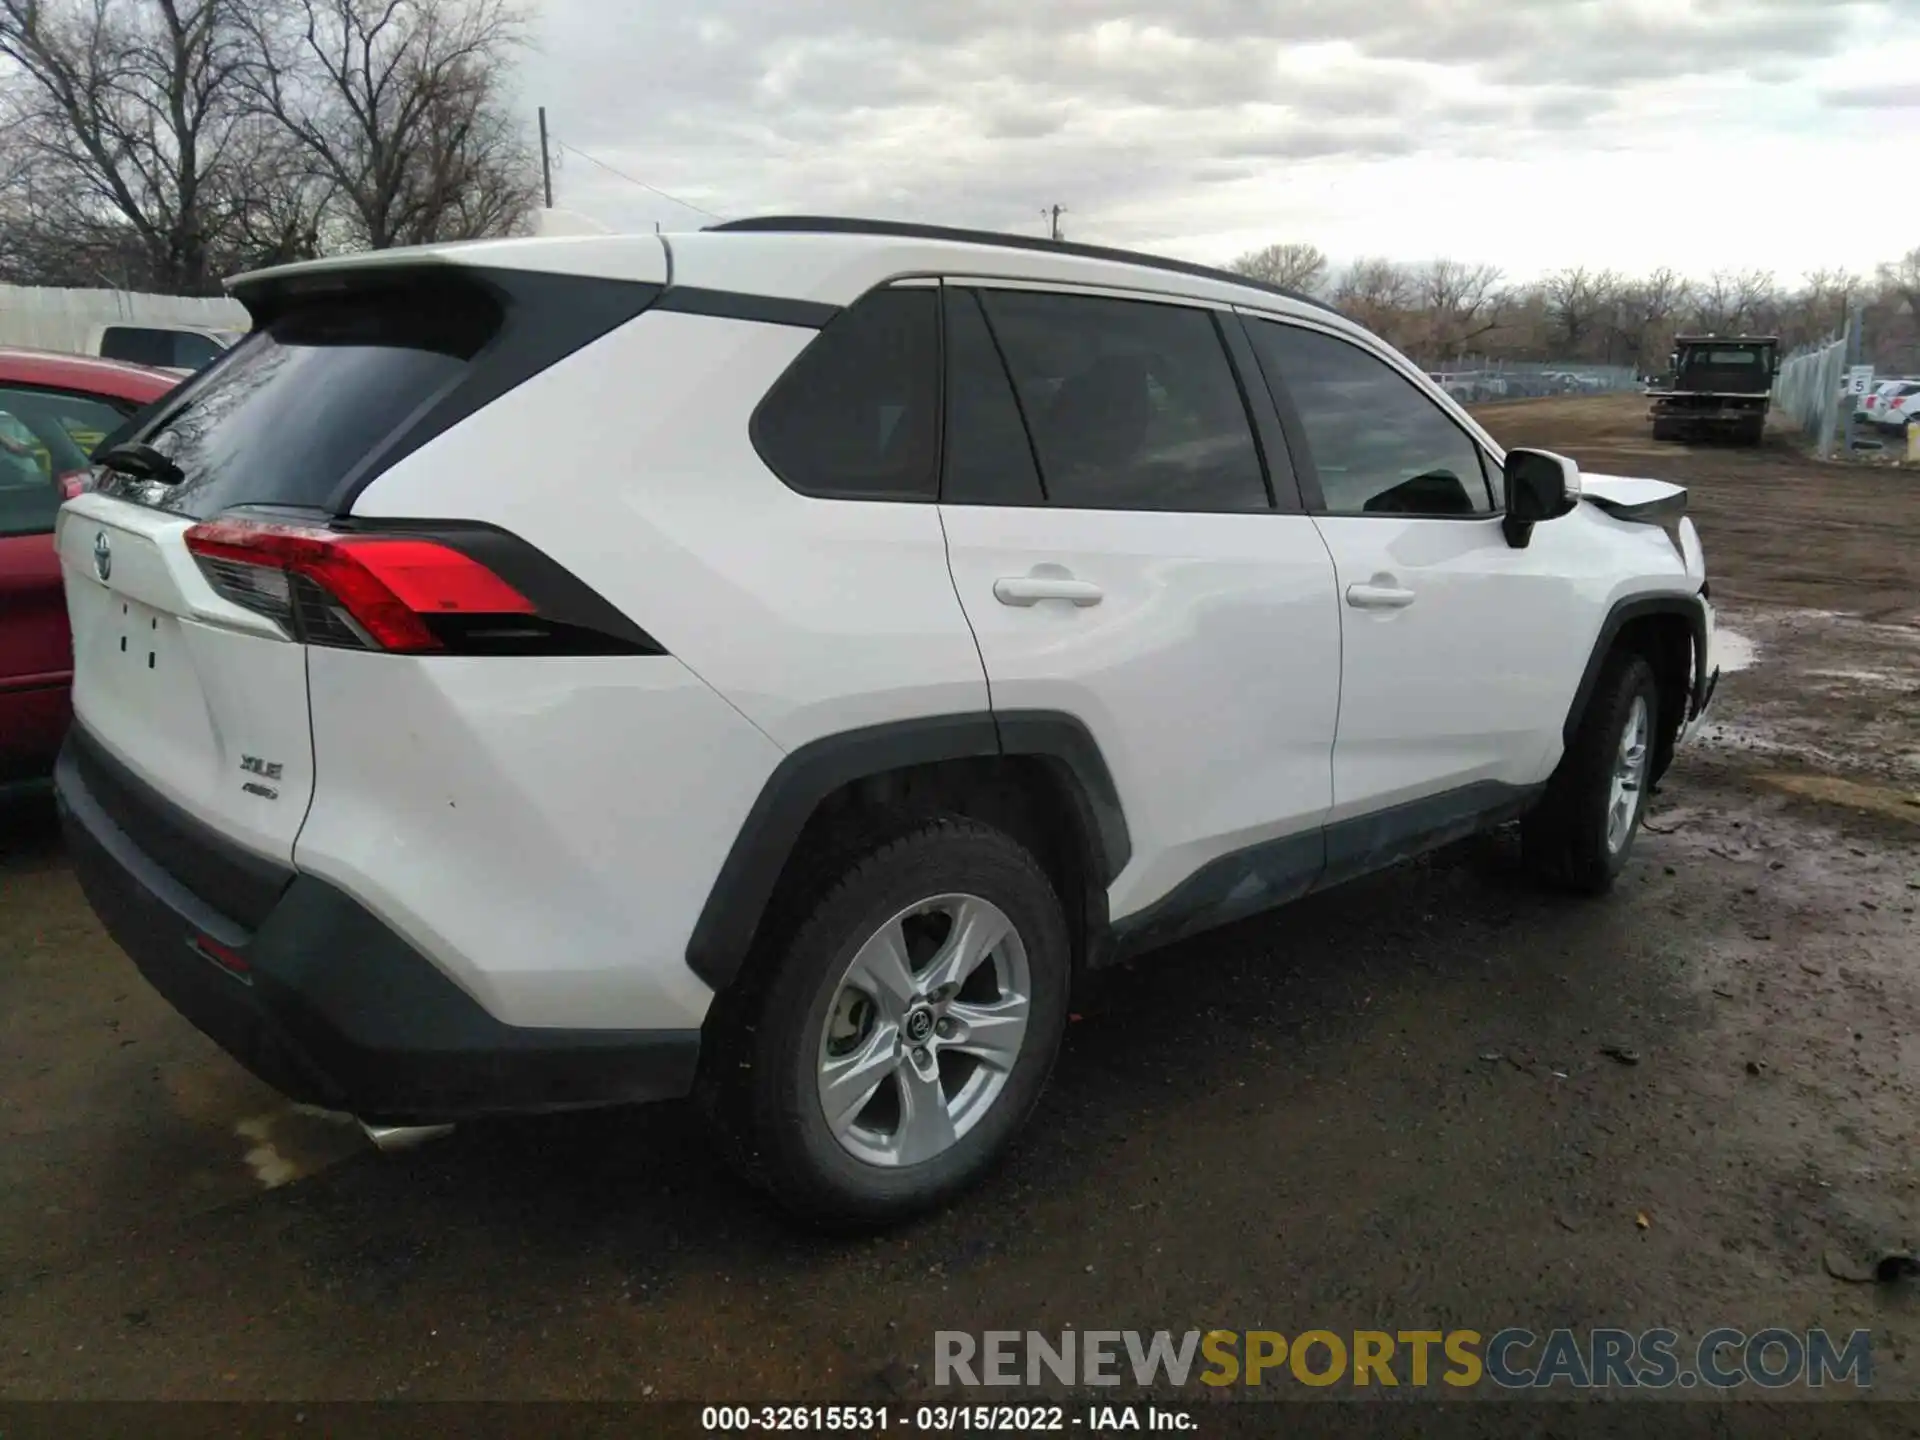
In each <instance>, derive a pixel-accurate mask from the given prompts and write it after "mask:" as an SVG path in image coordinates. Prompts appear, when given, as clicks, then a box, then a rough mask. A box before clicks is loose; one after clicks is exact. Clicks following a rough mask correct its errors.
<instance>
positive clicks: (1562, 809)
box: [1520, 651, 1660, 895]
mask: <svg viewBox="0 0 1920 1440" xmlns="http://www.w3.org/2000/svg"><path fill="white" fill-rule="evenodd" d="M1659 723H1660V686H1659V682H1658V681H1657V680H1656V679H1655V678H1654V673H1653V667H1652V666H1651V665H1649V664H1648V663H1647V662H1646V660H1645V659H1644V658H1643V657H1642V656H1639V655H1636V654H1633V653H1631V652H1628V651H1615V652H1614V653H1613V654H1612V655H1611V656H1609V657H1608V658H1607V661H1606V664H1605V666H1604V667H1603V668H1602V670H1601V672H1600V679H1599V682H1598V683H1597V684H1596V685H1595V686H1594V690H1593V697H1592V699H1591V700H1590V701H1589V702H1588V705H1587V709H1586V713H1585V714H1584V715H1582V716H1581V717H1580V725H1579V728H1578V730H1576V731H1575V733H1574V737H1573V743H1572V744H1570V745H1569V746H1568V747H1567V752H1566V754H1565V755H1564V756H1562V757H1561V760H1560V767H1559V768H1558V769H1557V770H1555V771H1554V773H1553V778H1552V779H1551V780H1549V781H1548V782H1547V793H1546V794H1545V796H1543V797H1542V798H1541V801H1540V803H1539V805H1537V806H1536V807H1535V808H1534V809H1533V811H1532V812H1531V813H1530V814H1528V815H1527V816H1526V817H1525V819H1524V820H1523V821H1522V822H1521V827H1520V843H1521V852H1522V854H1523V856H1524V857H1525V860H1526V864H1527V868H1528V869H1529V870H1531V871H1532V872H1533V873H1534V875H1535V876H1537V877H1538V878H1540V879H1542V880H1544V881H1546V882H1547V883H1549V884H1551V885H1554V886H1556V887H1558V888H1561V889H1566V890H1572V891H1575V892H1577V893H1579V894H1585V895H1600V894H1604V893H1605V892H1606V891H1607V890H1608V889H1610V888H1611V887H1612V885H1613V882H1614V879H1615V877H1616V876H1618V875H1619V873H1620V871H1621V870H1622V868H1624V867H1625V865H1626V863H1627V858H1628V857H1629V856H1630V855H1631V854H1632V853H1633V842H1634V840H1635V838H1636V837H1637V836H1638V835H1639V833H1640V817H1641V813H1642V812H1643V811H1644V809H1645V808H1646V797H1647V790H1648V786H1649V783H1650V781H1651V778H1652V756H1653V750H1654V742H1655V738H1656V736H1657V734H1658V727H1659Z"/></svg>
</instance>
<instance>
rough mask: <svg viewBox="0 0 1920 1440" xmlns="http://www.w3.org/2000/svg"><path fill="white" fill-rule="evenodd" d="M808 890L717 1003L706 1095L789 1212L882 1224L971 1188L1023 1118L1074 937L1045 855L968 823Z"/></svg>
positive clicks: (832, 1225)
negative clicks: (739, 988)
mask: <svg viewBox="0 0 1920 1440" xmlns="http://www.w3.org/2000/svg"><path fill="white" fill-rule="evenodd" d="M813 893H814V894H816V895H819V899H818V900H817V902H816V903H814V904H812V905H811V906H810V907H807V906H804V905H803V907H802V909H803V910H804V914H803V918H801V919H800V922H799V924H798V926H797V928H795V929H794V930H792V931H791V934H790V938H787V939H786V940H785V943H784V944H783V945H782V946H781V947H780V948H779V950H778V952H777V953H776V954H773V955H771V956H769V957H768V960H769V962H770V963H768V964H767V965H765V966H764V967H763V972H764V973H763V978H762V979H761V980H760V982H759V983H758V984H757V985H752V984H751V982H748V983H749V984H750V989H749V992H748V993H746V994H745V995H742V996H728V997H722V1004H723V1005H724V1007H725V1011H726V1012H728V1013H723V1014H721V1016H720V1018H719V1020H718V1023H717V1024H716V1025H714V1026H713V1027H710V1034H709V1047H708V1048H709V1049H710V1051H711V1056H710V1061H709V1063H708V1064H707V1065H706V1067H705V1069H706V1073H705V1074H703V1077H702V1086H701V1089H702V1098H703V1100H704V1101H705V1102H706V1106H705V1108H706V1110H707V1113H708V1115H709V1117H710V1118H711V1119H712V1120H713V1121H714V1122H715V1125H716V1128H717V1129H718V1131H719V1133H720V1137H721V1140H722V1144H723V1148H724V1150H725V1152H726V1154H727V1156H728V1158H729V1160H730V1161H731V1162H732V1163H733V1164H734V1166H735V1168H736V1169H738V1170H739V1171H740V1172H741V1174H742V1175H743V1176H745V1178H747V1179H748V1180H749V1181H751V1182H752V1183H754V1184H756V1185H758V1186H759V1187H760V1188H762V1189H763V1190H765V1191H766V1192H767V1194H768V1195H769V1196H771V1197H772V1199H773V1200H774V1201H775V1202H776V1203H777V1204H779V1205H781V1206H782V1207H783V1208H785V1209H786V1210H788V1211H789V1212H790V1213H791V1214H793V1215H794V1216H795V1217H796V1218H798V1219H800V1220H802V1221H804V1222H807V1223H809V1224H812V1225H815V1226H818V1227H820V1228H823V1229H830V1230H855V1229H871V1228H877V1227H880V1226H884V1225H889V1224H892V1223H895V1222H897V1221H901V1220H904V1219H907V1218H908V1217H910V1216H913V1215H916V1214H919V1213H921V1212H923V1211H927V1210H930V1209H933V1208H935V1207H937V1206H939V1205H941V1204H943V1203H945V1202H946V1201H947V1200H949V1199H951V1198H952V1197H953V1196H955V1195H956V1194H958V1193H959V1192H960V1191H962V1190H964V1189H966V1188H967V1187H968V1186H970V1185H972V1184H973V1183H974V1182H975V1181H977V1180H978V1179H979V1178H980V1177H981V1176H982V1175H983V1174H984V1173H985V1172H986V1171H987V1170H988V1169H989V1168H990V1167H991V1166H992V1165H993V1163H994V1162H995V1161H996V1160H997V1159H998V1158H999V1156H1000V1154H1001V1153H1002V1152H1003V1151H1004V1150H1005V1149H1006V1147H1007V1145H1008V1143H1009V1142H1010V1141H1011V1139H1012V1137H1013V1135H1014V1133H1015V1132H1016V1131H1017V1130H1018V1129H1019V1128H1020V1126H1021V1124H1022V1123H1023V1122H1024V1121H1025V1120H1026V1118H1027V1116H1028V1114H1029V1113H1030V1112H1031V1111H1032V1109H1033V1106H1034V1104H1035V1102H1036V1101H1037V1100H1038V1099H1039V1097H1040V1092H1041V1090H1042V1088H1043V1087H1044V1086H1045V1084H1046V1081H1047V1076H1048V1073H1049V1072H1050V1071H1051V1070H1052V1068H1053V1062H1054V1059H1055V1057H1056V1056H1057V1055H1058V1054H1059V1050H1060V1040H1061V1035H1062V1033H1063V1032H1064V1030H1065V1028H1066V1016H1067V989H1068V980H1069V975H1070V972H1071V942H1070V939H1069V935H1068V930H1067V922H1066V919H1065V916H1064V914H1063V912H1062V908H1061V905H1060V901H1059V898H1058V897H1057V896H1056V895H1055V893H1054V890H1053V886H1052V884H1051V882H1050V881H1049V880H1048V879H1047V876H1046V873H1045V872H1044V871H1043V870H1042V869H1041V868H1040V866H1039V864H1038V863H1037V862H1036V861H1035V860H1034V858H1033V856H1032V855H1031V854H1029V853H1028V852H1027V850H1026V849H1025V848H1024V847H1022V846H1021V845H1020V844H1018V843H1017V842H1016V841H1014V840H1013V839H1011V838H1010V837H1009V836H1007V835H1006V834H1004V833H1002V832H1001V831H999V830H996V829H993V828H992V827H990V826H987V825H983V824H980V823H978V822H976V821H972V820H967V819H959V818H942V819H936V820H931V821H928V822H926V823H924V824H921V825H920V826H919V827H918V828H916V829H913V830H911V831H909V832H907V833H905V834H902V835H900V836H899V837H898V838H895V839H891V840H887V841H883V842H877V843H876V844H875V846H874V847H873V848H871V849H868V850H867V851H865V852H864V853H862V854H859V855H858V856H857V858H855V859H853V860H852V861H851V862H850V863H849V864H847V865H846V866H845V867H844V868H843V869H842V871H841V873H840V874H839V876H838V878H837V881H833V882H830V884H829V885H828V886H827V887H826V888H825V890H824V893H822V892H821V891H819V890H815V891H814V892H813ZM903 954H904V956H905V957H906V963H905V964H904V965H901V964H899V963H897V962H898V958H899V957H900V956H901V955H903ZM943 992H944V993H943Z"/></svg>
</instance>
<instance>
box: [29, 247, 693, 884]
mask: <svg viewBox="0 0 1920 1440" xmlns="http://www.w3.org/2000/svg"><path fill="white" fill-rule="evenodd" d="M582 286H591V287H593V293H592V295H591V297H590V298H591V302H592V303H588V299H589V297H587V296H584V295H583V294H582V293H581V287H582ZM610 292H611V293H610ZM238 293H239V294H240V297H241V298H242V299H243V300H244V301H246V303H247V304H248V307H249V309H250V310H251V311H252V313H253V318H254V328H253V330H252V332H251V333H250V334H249V335H248V336H247V337H246V338H245V339H244V340H242V341H241V342H240V343H239V344H238V345H236V346H235V347H234V348H233V349H232V350H229V351H228V352H226V353H225V354H224V355H223V356H221V357H220V359H218V360H217V361H215V362H214V364H213V365H212V366H211V367H209V368H208V369H207V370H205V371H203V372H202V373H201V374H200V375H199V376H198V377H197V378H195V379H194V380H192V381H190V382H188V383H187V384H186V385H184V386H183V387H181V389H180V390H178V391H176V392H175V393H174V394H173V395H172V396H169V397H168V399H167V400H166V401H165V402H163V404H162V405H161V406H159V407H157V408H156V409H155V410H154V411H152V412H150V413H148V414H146V415H143V416H142V417H140V418H139V420H138V421H136V422H134V423H132V424H130V425H129V427H127V428H126V429H125V430H123V431H122V432H121V433H119V434H116V435H112V436H109V437H107V440H106V441H105V442H104V443H103V445H102V447H101V449H100V451H99V452H97V453H96V456H95V459H96V462H101V461H104V463H100V464H97V466H96V469H95V470H94V472H93V475H92V478H91V483H90V488H89V490H88V491H87V493H84V494H82V495H80V496H78V497H77V498H75V499H74V500H72V501H70V502H69V503H68V504H67V505H66V506H65V507H64V508H63V510H62V512H61V515H60V519H59V524H58V529H57V532H56V547H57V549H58V552H59V556H60V565H61V570H62V576H63V580H64V584H65V588H66V595H67V608H68V613H69V616H70V618H71V621H72V629H73V650H74V682H73V704H74V713H75V717H76V719H77V721H78V722H79V724H80V725H81V726H82V727H84V730H85V732H86V734H85V736H83V737H82V739H81V745H82V747H83V748H97V749H100V750H104V751H105V752H107V755H108V757H109V758H110V760H112V761H117V762H118V765H119V767H120V768H121V769H122V770H124V771H125V772H128V773H129V774H130V776H131V777H132V778H133V779H135V780H137V781H140V782H144V784H145V785H146V786H147V787H148V788H150V789H151V790H153V791H157V792H158V793H159V794H160V796H162V797H163V798H164V799H165V800H167V801H170V802H172V804H173V805H174V806H176V807H178V808H180V809H182V810H184V811H186V812H187V813H188V815H189V816H191V817H193V818H196V819H198V820H200V821H202V822H204V823H206V824H208V825H210V826H212V827H214V828H215V829H216V830H218V831H219V832H221V833H222V834H224V835H225V836H227V837H230V838H231V839H233V840H235V841H238V842H239V843H240V844H242V845H243V846H245V847H246V848H247V849H249V850H251V851H253V852H255V853H257V854H258V855H260V856H263V857H267V858H270V859H273V860H276V861H279V862H280V863H282V864H289V865H290V864H291V861H292V855H293V846H294V842H295V840H296V839H297V838H298V835H299V832H300V827H301V824H302V822H303V820H304V818H305V816H306V812H307V808H308V804H309V802H310V801H311V799H312V795H313V783H314V765H313V744H312V737H311V731H310V726H309V718H308V703H307V702H308V696H307V685H308V675H307V663H306V657H307V654H308V647H309V646H310V645H314V644H338V645H344V646H349V647H354V648H363V649H401V648H406V647H407V646H409V645H412V646H413V648H415V649H430V648H434V646H435V645H436V643H437V642H436V641H435V639H434V636H433V634H432V633H431V632H430V629H429V627H428V626H427V625H425V624H423V623H422V622H421V620H420V619H419V618H418V615H417V614H410V613H406V606H408V605H411V606H412V607H413V610H414V611H418V612H422V613H424V611H425V609H426V608H428V607H430V606H431V605H432V604H435V603H440V604H443V605H444V607H445V608H457V607H458V606H459V605H461V604H463V603H466V602H467V601H469V600H471V599H473V597H475V596H476V595H477V596H478V598H479V599H480V600H481V601H485V600H486V599H487V597H488V595H489V594H490V593H492V592H490V591H489V590H488V587H487V577H486V576H484V575H483V574H480V575H477V574H476V573H475V571H474V567H471V566H466V567H465V568H462V567H463V562H462V560H461V558H460V557H459V556H458V555H456V554H451V553H450V552H444V551H435V550H434V548H433V547H432V546H422V545H420V544H419V543H417V542H415V543H408V542H404V541H400V540H398V538H397V537H395V538H393V539H388V540H387V541H386V542H385V543H380V542H377V541H376V542H368V541H366V540H365V539H362V540H359V541H349V542H347V543H344V544H336V543H335V542H336V541H337V540H338V539H339V538H340V537H337V536H334V535H333V534H332V528H331V527H332V526H333V524H334V522H335V521H336V520H337V519H338V518H339V517H342V516H344V515H346V514H347V512H348V511H349V510H350V509H351V504H352V498H353V496H354V495H355V494H357V493H358V491H359V489H360V488H361V487H363V486H364V485H365V484H366V483H367V481H368V480H370V479H371V478H372V477H373V476H374V475H376V474H378V473H379V472H380V471H381V470H383V469H384V468H385V467H386V466H388V465H391V464H392V463H394V462H395V461H396V460H397V459H398V458H400V457H401V456H403V455H406V454H409V453H412V452H413V451H415V450H418V449H419V448H420V447H421V446H422V445H424V444H426V443H428V442H429V441H430V440H431V439H432V438H433V436H435V435H437V434H439V433H441V432H442V431H444V430H445V429H447V428H448V427H449V426H451V425H454V424H457V423H458V422H459V421H460V420H461V419H462V418H464V417H465V416H466V415H469V414H471V413H472V412H473V411H474V410H476V409H478V408H480V407H481V406H483V405H485V404H487V403H488V402H489V401H490V400H491V399H493V398H495V397H497V396H498V395H499V394H501V393H503V392H504V391H505V390H506V389H508V388H511V387H512V386H514V385H517V384H518V383H520V381H522V380H524V379H526V378H527V377H528V376H530V375H531V374H533V373H535V372H536V371H537V370H539V369H542V368H544V367H545V366H546V365H548V364H551V363H552V362H553V361H554V360H556V359H558V358H560V356H562V355H564V354H567V353H570V352H571V351H572V350H573V349H575V348H578V346H579V345H580V344H583V343H585V341H586V340H587V339H590V338H592V337H593V336H596V335H598V334H602V333H605V331H606V330H608V329H611V328H613V326H615V325H617V324H620V323H623V322H624V321H625V320H626V319H628V318H630V317H631V316H632V315H633V314H637V313H639V311H640V310H642V309H644V308H645V306H646V305H647V304H648V303H650V302H651V300H652V299H653V298H654V297H655V296H656V295H657V294H658V287H657V286H654V285H646V284H637V283H635V284H621V283H615V284H612V285H609V284H608V283H607V282H592V281H584V280H581V279H579V278H578V277H570V276H555V275H547V274H542V273H537V272H511V271H507V272H503V271H493V270H483V269H478V268H472V267H466V266H458V265H450V264H445V263H427V262H424V261H423V262H422V263H419V264H412V265H393V264H391V263H384V264H380V265H376V266H371V267H368V268H367V269H365V270H353V269H345V270H343V269H341V268H339V267H337V266H322V267H319V268H318V270H317V271H315V272H306V271H299V270H296V271H290V272H279V274H277V275H276V274H275V273H273V272H269V273H268V274H267V275H266V276H264V277H260V278H259V279H257V280H255V281H251V282H243V284H242V286H241V287H240V288H239V290H238ZM369 543H372V550H371V551H369V550H368V545H369ZM369 553H372V554H375V555H377V556H378V559H377V560H374V561H372V562H367V561H366V560H365V559H364V557H365V556H367V555H368V554H369ZM462 587H464V589H463V588H462ZM450 589H451V592H452V599H451V600H450V601H449V600H447V595H448V593H449V590H450ZM494 589H495V590H496V591H497V589H498V586H497V584H496V586H495V587H494ZM343 593H344V594H346V595H347V597H348V598H347V599H346V600H344V601H342V600H341V599H340V596H341V595H342V594H343ZM396 593H397V594H398V596H399V597H400V600H399V602H398V603H396V600H395V596H396ZM422 595H425V596H428V597H429V599H428V600H426V601H424V602H422V601H420V600H419V599H418V597H420V596H422ZM362 622H365V623H362ZM87 741H91V742H93V743H92V746H87V745H86V742H87ZM123 823H124V822H123ZM128 828H131V827H128ZM153 859H155V860H156V861H158V862H159V863H160V864H162V865H163V866H165V865H168V863H169V857H168V856H167V855H165V854H158V853H156V854H154V855H153Z"/></svg>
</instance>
